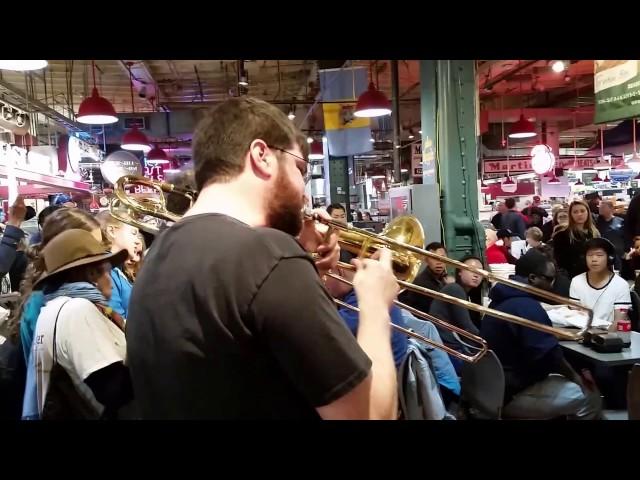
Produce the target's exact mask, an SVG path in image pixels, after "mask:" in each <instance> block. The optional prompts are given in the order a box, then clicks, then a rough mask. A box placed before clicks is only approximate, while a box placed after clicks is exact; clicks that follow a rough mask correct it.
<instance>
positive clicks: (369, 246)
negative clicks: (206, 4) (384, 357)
mask: <svg viewBox="0 0 640 480" xmlns="http://www.w3.org/2000/svg"><path fill="white" fill-rule="evenodd" d="M127 185H143V186H146V187H149V188H151V189H152V190H154V191H155V192H154V193H157V197H156V198H150V197H140V198H139V199H138V198H136V197H134V196H132V195H131V194H127V192H126V190H125V188H126V186H127ZM165 193H177V194H180V195H182V196H184V197H186V198H188V199H189V202H190V203H191V202H192V201H193V198H194V196H195V192H192V191H187V190H180V189H177V188H175V187H174V186H173V185H171V184H168V183H164V182H157V181H154V180H150V179H147V178H144V177H138V176H124V177H122V178H120V179H119V180H118V181H117V182H116V185H115V186H114V194H115V197H116V198H115V199H112V201H111V203H110V211H111V214H112V215H114V216H115V217H116V218H118V219H119V220H121V221H123V222H125V223H129V224H131V225H134V226H136V227H138V228H140V229H142V230H144V231H147V232H150V233H158V232H159V228H158V227H157V226H154V225H151V224H150V223H149V221H148V220H146V219H144V218H140V217H143V216H148V217H154V218H159V219H162V220H166V221H170V222H176V221H178V220H179V219H180V218H181V216H180V215H178V214H176V213H173V212H170V211H169V210H167V206H166V199H165ZM123 208H124V211H125V213H126V214H121V212H119V210H118V209H123ZM303 217H304V218H305V219H307V220H315V221H316V222H319V223H322V224H324V225H326V226H327V227H328V231H327V234H329V233H330V232H331V231H332V230H337V231H338V233H339V239H338V243H339V244H340V246H341V248H344V249H345V250H347V251H349V252H351V253H354V254H356V255H358V256H360V257H369V256H371V255H372V254H374V253H375V252H376V251H377V250H378V249H380V248H389V249H391V253H392V262H393V269H394V274H395V275H396V278H397V279H398V283H399V285H400V286H401V287H403V288H404V289H408V290H412V291H414V292H417V293H419V294H422V295H427V296H429V297H431V298H434V299H436V300H442V301H444V302H447V303H451V304H453V305H458V306H461V307H463V308H466V309H468V310H473V311H476V312H479V313H481V314H483V315H490V316H492V317H495V318H498V319H500V320H504V321H507V322H510V323H515V324H517V325H521V326H525V327H528V328H533V329H535V330H539V331H543V332H546V333H549V334H552V335H554V336H556V337H558V338H561V339H565V340H581V339H583V338H584V336H585V334H586V333H587V331H588V330H590V328H591V323H592V320H593V312H592V311H591V310H590V309H588V308H586V307H584V306H583V305H581V304H580V303H578V302H576V301H575V300H571V299H568V298H565V297H562V296H560V295H557V294H554V293H551V292H547V291H546V290H541V289H539V288H535V287H532V286H530V285H526V284H523V283H520V282H517V281H515V280H511V279H504V278H501V277H498V276H497V275H495V274H493V273H491V272H489V271H487V270H484V269H479V268H475V267H471V266H469V265H466V264H464V263H462V262H459V261H457V260H453V259H451V258H448V257H444V256H441V255H438V254H436V253H433V252H430V251H428V250H425V249H424V231H423V229H422V225H420V222H418V220H417V219H416V218H415V217H412V216H402V217H398V218H396V219H394V220H393V221H391V222H390V223H389V224H388V225H387V227H386V228H385V229H384V230H383V232H382V233H381V234H379V235H378V234H374V233H371V232H369V231H367V230H364V229H360V228H355V227H348V226H347V225H344V224H342V223H340V222H336V221H334V220H327V219H324V218H322V217H320V216H319V215H317V214H314V213H312V212H308V211H304V212H303ZM423 258H433V259H436V260H439V261H441V262H443V263H446V264H449V265H453V266H455V267H456V268H459V269H464V270H468V271H470V272H474V273H477V274H478V275H480V276H482V277H483V278H486V279H487V280H489V281H493V282H497V283H503V284H506V285H509V286H511V287H513V288H517V289H519V290H523V291H525V292H529V293H532V294H534V295H536V296H538V297H541V298H545V299H549V300H552V301H555V302H558V303H561V304H564V305H568V306H571V307H574V308H579V309H581V310H584V311H586V312H587V313H588V315H589V318H588V321H587V325H586V326H585V328H583V329H582V330H580V331H579V332H577V333H572V332H569V331H567V330H564V329H561V328H555V327H551V326H548V325H542V324H540V323H536V322H533V321H531V320H527V319H526V318H522V317H519V316H516V315H511V314H508V313H504V312H500V311H498V310H494V309H492V308H488V307H485V306H482V305H476V304H475V303H472V302H469V301H467V300H461V299H459V298H456V297H453V296H450V295H447V294H444V293H440V292H436V291H434V290H430V289H427V288H423V287H420V286H418V285H413V284H412V283H411V282H413V280H414V279H415V278H416V276H417V275H418V272H419V270H420V265H421V263H422V259H423ZM339 265H340V267H342V268H346V269H354V268H355V267H353V266H352V265H350V264H345V263H342V262H340V264H339ZM329 275H330V276H331V277H332V278H336V279H337V280H339V281H343V282H345V283H350V282H349V281H348V280H346V279H344V278H343V277H340V276H338V275H335V274H329ZM396 302H397V301H396ZM336 303H338V304H340V305H342V306H344V307H346V308H354V307H351V306H348V305H347V304H344V302H340V301H337V302H336ZM396 304H397V305H398V306H400V307H401V308H403V309H406V310H408V311H409V312H411V313H412V314H414V315H416V316H419V317H422V318H426V319H428V320H430V321H431V322H433V323H436V324H438V325H440V326H442V327H443V328H446V329H449V330H451V331H453V332H455V333H457V334H458V335H462V336H464V337H465V338H469V339H471V340H472V341H474V342H476V343H478V344H479V345H480V347H477V348H478V350H479V351H478V353H476V354H475V355H465V354H461V353H460V352H457V351H455V350H453V349H450V348H449V347H447V346H446V345H442V344H439V343H437V342H433V341H432V340H430V339H428V338H426V337H423V336H421V335H418V334H416V333H415V332H412V331H410V330H407V329H403V328H402V327H399V326H397V325H393V324H392V325H393V327H394V328H396V329H398V330H401V331H403V333H405V334H407V335H409V336H412V337H414V338H418V339H419V340H421V341H424V342H425V343H428V344H431V345H432V346H434V347H436V348H439V349H442V350H444V351H446V352H447V353H450V354H451V355H454V356H456V357H458V358H461V359H462V360H465V361H469V362H475V361H477V360H479V359H480V358H481V356H482V355H484V353H485V352H486V351H487V345H486V342H485V341H484V339H482V338H481V337H478V336H476V335H472V334H470V333H469V332H466V331H465V330H462V329H460V328H458V327H455V326H454V325H451V324H449V323H447V322H445V321H443V320H440V319H438V318H437V317H434V316H432V315H429V314H428V313H425V312H421V311H419V310H416V309H414V308H412V307H410V306H408V305H405V304H402V303H400V302H397V303H396ZM473 348H476V347H473ZM454 352H455V353H454Z"/></svg>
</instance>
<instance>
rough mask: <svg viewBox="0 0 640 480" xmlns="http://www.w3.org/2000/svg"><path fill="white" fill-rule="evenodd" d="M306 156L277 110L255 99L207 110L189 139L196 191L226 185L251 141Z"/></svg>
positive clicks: (295, 131) (231, 101) (296, 132)
mask: <svg viewBox="0 0 640 480" xmlns="http://www.w3.org/2000/svg"><path fill="white" fill-rule="evenodd" d="M257 138H260V139H262V140H264V141H265V142H266V143H267V144H269V145H271V146H273V147H278V148H282V149H289V148H291V147H292V146H293V145H295V144H297V145H298V146H299V147H300V150H302V152H303V155H304V156H305V158H306V156H307V150H308V146H307V143H306V141H305V138H304V136H303V135H302V134H301V133H300V131H299V130H298V129H297V128H296V127H295V125H294V124H293V122H292V121H291V120H289V119H288V118H287V116H286V115H285V114H284V112H282V110H280V109H279V108H277V107H275V106H273V105H271V104H269V103H267V102H265V101H263V100H258V99H256V98H250V97H237V98H232V99H229V100H227V101H225V102H224V103H222V104H220V105H218V106H217V107H215V108H213V109H210V110H208V111H207V112H206V113H205V114H204V116H203V118H202V119H201V120H200V123H199V124H198V126H197V128H196V132H195V134H194V137H193V158H194V171H195V180H196V187H197V188H198V190H202V188H204V187H205V186H206V185H207V184H209V183H212V182H228V181H230V180H232V179H233V178H235V177H237V176H238V175H240V173H242V170H243V169H244V156H245V154H246V153H247V150H248V149H249V146H250V145H251V142H253V141H254V140H255V139H257Z"/></svg>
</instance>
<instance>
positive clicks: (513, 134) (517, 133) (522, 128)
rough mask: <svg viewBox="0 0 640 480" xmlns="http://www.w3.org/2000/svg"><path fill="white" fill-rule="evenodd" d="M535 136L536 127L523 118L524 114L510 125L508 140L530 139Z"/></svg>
mask: <svg viewBox="0 0 640 480" xmlns="http://www.w3.org/2000/svg"><path fill="white" fill-rule="evenodd" d="M536 135H537V134H536V126H535V125H534V124H533V123H532V122H530V121H529V120H527V119H526V118H524V114H520V118H519V119H518V121H517V122H516V123H514V124H513V125H511V130H510V131H509V137H510V138H531V137H535V136H536Z"/></svg>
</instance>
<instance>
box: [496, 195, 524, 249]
mask: <svg viewBox="0 0 640 480" xmlns="http://www.w3.org/2000/svg"><path fill="white" fill-rule="evenodd" d="M504 204H505V206H506V207H507V209H508V211H507V212H506V213H503V214H502V218H501V224H502V225H501V227H500V228H504V229H507V230H511V231H512V232H513V233H514V234H515V235H517V236H519V237H520V240H524V239H525V230H526V229H527V224H526V222H525V220H524V217H523V216H522V214H521V213H520V212H518V211H516V210H515V207H516V201H515V200H514V199H513V198H507V199H506V200H505V201H504Z"/></svg>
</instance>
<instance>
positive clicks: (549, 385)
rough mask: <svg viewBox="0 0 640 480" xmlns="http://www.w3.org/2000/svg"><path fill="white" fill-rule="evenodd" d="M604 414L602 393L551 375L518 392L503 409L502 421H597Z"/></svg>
mask: <svg viewBox="0 0 640 480" xmlns="http://www.w3.org/2000/svg"><path fill="white" fill-rule="evenodd" d="M601 412H602V399H601V398H600V393H599V392H590V391H587V393H586V394H585V393H584V392H583V391H582V389H581V388H580V386H579V385H577V384H575V383H573V382H571V381H569V380H567V379H566V378H565V377H563V376H562V375H549V376H548V377H547V378H545V379H544V380H542V381H541V382H538V383H535V384H533V385H531V386H530V387H527V388H525V389H524V390H523V391H521V392H520V393H518V394H517V395H516V396H515V397H513V400H511V401H510V402H509V403H508V404H507V405H506V406H505V407H504V409H503V410H502V416H503V418H519V419H531V420H545V419H551V418H557V417H562V416H569V417H570V418H572V419H574V420H595V419H597V418H599V417H600V415H601Z"/></svg>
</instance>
